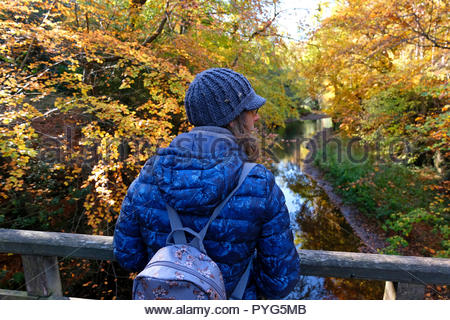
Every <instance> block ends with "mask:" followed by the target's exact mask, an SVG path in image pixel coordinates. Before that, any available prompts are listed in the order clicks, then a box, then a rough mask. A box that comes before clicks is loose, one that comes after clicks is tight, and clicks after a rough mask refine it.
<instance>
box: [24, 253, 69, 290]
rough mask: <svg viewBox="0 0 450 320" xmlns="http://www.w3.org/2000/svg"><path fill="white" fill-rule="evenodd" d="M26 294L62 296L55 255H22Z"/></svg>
mask: <svg viewBox="0 0 450 320" xmlns="http://www.w3.org/2000/svg"><path fill="white" fill-rule="evenodd" d="M22 264H23V270H24V275H25V283H26V287H27V292H28V294H30V295H32V296H39V297H50V296H51V297H54V298H56V297H62V287H61V278H60V276H59V265H58V259H57V258H56V257H45V256H35V255H25V254H24V255H22Z"/></svg>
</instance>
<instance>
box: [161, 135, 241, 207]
mask: <svg viewBox="0 0 450 320" xmlns="http://www.w3.org/2000/svg"><path fill="white" fill-rule="evenodd" d="M247 159H248V158H247V156H246V154H245V152H243V150H242V149H241V148H240V147H239V145H238V144H237V142H236V139H235V138H234V136H233V134H232V133H231V132H230V131H229V130H227V129H224V128H221V127H211V126H203V127H195V128H194V129H192V130H191V131H190V132H188V133H183V134H180V135H179V136H177V137H176V138H175V139H174V140H173V141H172V143H171V144H170V145H169V147H168V148H164V149H159V150H158V151H157V156H156V157H155V160H154V164H153V177H154V178H155V179H156V184H157V186H158V189H159V191H160V193H161V195H162V197H163V199H164V201H165V202H166V203H167V204H168V205H170V206H171V207H173V208H174V209H175V210H177V211H178V212H189V213H195V214H198V215H204V214H205V215H209V214H210V213H211V212H212V211H213V210H214V208H215V207H216V206H218V205H219V204H220V202H222V201H223V199H225V197H226V196H227V195H228V194H229V193H230V192H231V191H232V190H233V188H234V187H236V185H237V183H238V180H239V176H240V174H241V171H242V168H243V164H244V162H245V161H247Z"/></svg>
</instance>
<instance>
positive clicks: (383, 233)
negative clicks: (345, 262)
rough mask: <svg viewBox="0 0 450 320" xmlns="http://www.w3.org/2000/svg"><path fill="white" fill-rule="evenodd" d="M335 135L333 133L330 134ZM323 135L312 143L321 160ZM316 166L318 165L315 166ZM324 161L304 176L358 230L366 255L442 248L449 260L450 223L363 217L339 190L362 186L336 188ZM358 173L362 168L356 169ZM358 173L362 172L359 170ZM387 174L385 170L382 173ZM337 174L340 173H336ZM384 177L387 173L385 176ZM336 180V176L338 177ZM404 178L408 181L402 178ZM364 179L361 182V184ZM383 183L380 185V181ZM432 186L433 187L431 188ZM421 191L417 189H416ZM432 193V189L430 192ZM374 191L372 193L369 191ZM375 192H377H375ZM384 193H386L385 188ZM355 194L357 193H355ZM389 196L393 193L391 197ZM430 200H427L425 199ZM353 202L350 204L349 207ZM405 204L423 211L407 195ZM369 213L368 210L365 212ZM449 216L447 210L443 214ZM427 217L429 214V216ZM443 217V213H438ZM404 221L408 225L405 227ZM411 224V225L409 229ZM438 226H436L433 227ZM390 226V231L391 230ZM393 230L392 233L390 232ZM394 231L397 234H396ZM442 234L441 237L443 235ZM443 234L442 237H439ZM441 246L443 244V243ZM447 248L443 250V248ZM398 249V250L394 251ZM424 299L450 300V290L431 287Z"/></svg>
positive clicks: (433, 252) (307, 166)
mask: <svg viewBox="0 0 450 320" xmlns="http://www.w3.org/2000/svg"><path fill="white" fill-rule="evenodd" d="M329 133H331V132H329ZM321 135H322V133H321V132H319V133H317V134H316V135H315V136H314V137H313V138H312V139H313V141H314V142H315V143H316V148H317V149H314V153H315V156H316V157H317V152H316V151H317V150H318V149H320V148H319V147H318V146H320V141H318V140H320V136H321ZM311 152H312V150H311V149H309V154H308V157H307V159H310V157H312V156H313V155H312V154H311ZM314 162H315V163H314ZM317 162H319V164H321V163H320V160H317V158H316V161H313V162H311V161H309V162H308V163H304V166H303V168H302V169H303V170H302V171H303V172H304V173H305V174H306V175H307V176H308V177H310V178H311V179H313V180H314V181H316V183H317V184H318V185H319V186H320V187H321V188H322V189H323V190H324V192H325V193H326V194H327V195H328V197H329V199H330V201H331V202H332V203H333V204H334V205H335V206H336V207H337V208H339V209H340V211H341V213H342V215H343V216H344V217H345V219H346V221H347V222H348V223H349V225H350V226H351V227H352V229H353V230H354V232H355V234H356V235H357V236H358V237H359V238H360V239H361V241H362V242H363V243H364V244H365V245H366V248H361V250H360V251H362V252H369V253H376V252H381V253H389V254H400V255H413V256H433V255H436V253H437V251H438V248H441V249H443V250H441V251H440V252H441V255H443V256H444V257H445V254H446V249H447V257H448V248H446V247H445V240H442V239H443V238H444V239H445V231H446V230H448V223H447V224H445V221H446V220H445V218H439V219H441V220H438V222H443V225H442V226H439V225H438V224H437V223H436V221H435V220H432V219H426V218H424V217H425V216H419V218H416V219H415V220H414V219H410V220H407V219H408V215H406V217H407V218H404V217H402V216H401V215H400V214H398V213H397V215H394V216H392V215H389V216H388V217H389V219H391V220H389V219H387V218H386V219H385V221H380V219H378V220H377V219H375V218H372V217H369V216H368V215H367V213H366V214H363V213H362V212H361V211H360V210H359V208H358V206H356V205H353V204H352V203H351V201H349V197H348V194H347V198H344V197H343V196H342V195H341V194H338V192H337V191H336V189H338V190H339V191H341V192H342V190H343V189H347V190H357V188H358V183H353V184H352V187H351V188H347V187H346V186H345V185H336V181H335V180H333V179H330V178H329V176H330V174H329V172H328V174H326V172H325V170H324V169H323V168H320V167H319V165H317V164H316V163H317ZM356 169H358V168H356ZM372 169H373V171H372V172H370V173H369V174H367V172H366V175H364V174H361V176H363V177H365V176H371V177H373V175H374V174H376V173H378V172H377V171H379V170H380V169H379V168H378V167H374V168H372ZM346 171H347V172H349V171H352V168H351V167H347V168H346ZM355 171H358V170H355ZM381 171H383V169H382V170H381ZM335 173H336V172H335ZM381 174H383V173H381ZM335 178H336V176H335ZM402 178H404V177H402ZM360 179H361V178H359V179H358V181H359V180H360ZM373 181H376V180H375V179H374V180H370V181H365V182H366V183H367V182H369V183H370V184H371V185H372V186H374V187H376V188H378V189H381V186H379V185H375V184H374V182H373ZM376 182H378V183H379V181H376ZM415 182H417V181H407V183H408V185H409V186H414V183H415ZM387 183H388V184H389V186H392V187H393V188H395V185H394V184H393V182H391V181H390V180H388V181H387ZM394 183H398V181H397V182H396V181H394ZM431 185H432V184H431ZM423 187H424V186H423V185H420V186H418V188H423ZM425 187H426V188H425V189H427V188H428V189H429V187H427V186H425ZM416 189H417V187H416ZM430 190H432V189H430ZM369 191H370V190H369ZM372 191H373V190H372ZM383 191H386V190H385V188H384V190H383ZM352 192H353V191H352ZM354 192H355V197H356V196H359V194H358V193H357V191H354ZM397 192H400V193H401V194H405V193H406V192H405V191H404V190H403V191H402V190H397ZM387 194H389V193H387ZM369 195H370V196H373V197H374V198H376V197H377V195H376V194H373V193H370V192H369ZM389 197H390V196H386V198H387V201H389ZM425 198H426V196H425ZM435 199H441V198H440V197H439V196H436V197H435ZM349 202H350V203H349ZM403 202H405V203H406V206H407V207H408V206H410V208H409V209H410V212H416V211H418V210H419V209H421V208H419V209H417V208H415V207H414V206H415V205H417V203H415V202H410V201H408V196H407V195H405V198H404V199H403ZM433 203H441V202H440V201H435V202H432V205H431V206H430V207H427V208H428V209H430V208H435V206H436V205H434V204H433ZM433 206H434V207H433ZM364 209H367V208H364ZM422 212H425V210H423V209H422ZM442 212H443V213H444V214H445V212H446V211H445V209H444V210H443V211H442ZM425 213H426V212H425ZM438 215H439V213H438ZM396 218H397V219H399V220H398V221H395V219H396ZM404 221H405V222H406V223H405V224H403V223H404ZM408 223H409V225H408ZM433 224H434V225H433ZM387 226H388V227H387ZM396 226H402V227H403V228H410V229H409V231H408V232H405V231H404V229H402V228H399V229H396V230H397V234H399V235H400V236H398V235H397V236H396V235H395V232H394V231H395V229H394V227H396ZM389 228H390V229H389ZM393 229H394V230H393ZM439 231H440V232H441V233H439ZM438 234H439V236H438ZM398 238H400V239H404V238H405V239H407V240H408V241H407V242H406V241H405V242H406V245H405V246H399V247H398V246H397V245H394V246H393V244H396V243H395V242H393V240H392V239H394V240H395V241H396V239H398ZM439 242H441V243H439ZM442 247H443V248H442ZM393 248H394V249H393ZM424 299H450V289H449V288H448V286H445V285H444V286H434V285H433V286H432V285H427V286H426V289H425V294H424Z"/></svg>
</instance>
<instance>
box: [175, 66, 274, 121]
mask: <svg viewBox="0 0 450 320" xmlns="http://www.w3.org/2000/svg"><path fill="white" fill-rule="evenodd" d="M265 102H266V99H264V98H263V97H261V96H259V95H257V94H256V93H255V91H254V90H253V88H252V86H251V85H250V83H249V82H248V80H247V79H246V78H245V77H244V76H243V75H242V74H240V73H237V72H235V71H233V70H230V69H225V68H212V69H208V70H205V71H203V72H200V73H199V74H197V76H196V77H195V79H194V81H192V83H191V84H190V85H189V88H188V90H187V92H186V97H185V100H184V106H185V108H186V113H187V116H188V119H189V122H190V123H191V124H193V125H194V126H218V127H223V126H225V125H226V124H228V123H230V122H231V121H232V120H234V119H235V118H236V117H237V116H238V115H239V114H240V113H241V112H242V111H244V110H254V109H258V108H260V107H261V106H262V105H263V104H264V103H265Z"/></svg>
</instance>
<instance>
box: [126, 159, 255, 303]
mask: <svg viewBox="0 0 450 320" xmlns="http://www.w3.org/2000/svg"><path fill="white" fill-rule="evenodd" d="M255 165H256V163H249V162H247V163H245V164H244V167H243V169H242V173H241V175H240V177H239V182H238V184H237V186H236V187H235V188H234V189H233V190H232V191H231V193H230V194H229V195H228V196H227V197H226V198H225V200H223V201H222V202H221V203H220V204H219V205H218V206H217V207H216V208H215V209H214V212H213V214H212V215H211V218H210V219H209V221H208V223H207V224H206V226H205V227H204V228H203V229H202V230H201V231H200V232H198V233H197V232H195V231H194V230H192V229H190V228H184V227H183V225H182V223H181V220H180V217H179V216H178V213H177V212H176V211H175V209H173V208H172V207H170V206H168V205H166V207H167V212H168V215H169V220H170V226H171V229H172V231H171V233H170V234H169V236H168V237H167V241H166V246H165V247H163V248H161V249H159V250H158V252H156V254H155V255H154V256H153V257H152V259H151V260H150V262H149V263H148V264H147V266H146V267H145V268H144V270H142V271H141V272H140V273H139V274H138V275H137V277H136V278H135V279H134V282H133V299H135V300H155V299H156V300H159V299H164V300H166V299H167V300H198V299H200V300H217V299H222V300H224V299H227V295H226V291H225V285H224V281H223V278H222V273H221V271H220V269H219V267H218V266H217V264H216V263H215V262H214V261H213V260H212V259H211V258H210V257H208V255H207V253H206V250H205V247H204V246H203V239H204V237H205V234H206V232H207V231H208V227H209V226H210V224H211V222H212V221H213V220H214V219H215V218H216V217H217V216H218V215H219V213H220V211H221V210H222V208H223V207H224V205H225V204H226V203H227V202H228V200H229V199H230V198H231V197H232V196H233V194H234V193H235V192H236V191H237V189H239V187H240V186H241V184H242V183H243V182H244V180H245V178H246V177H247V175H248V173H249V172H250V171H251V169H252V168H253V167H254V166H255ZM186 233H188V234H190V235H192V236H193V240H192V241H191V242H189V243H188V242H187V240H186ZM172 240H173V242H172ZM250 268H251V260H250V263H249V265H248V266H247V268H246V270H245V272H244V274H243V275H242V277H241V279H240V280H239V282H238V284H237V285H236V287H235V289H234V291H233V293H232V294H231V295H230V297H229V299H242V296H243V294H244V291H245V288H246V286H247V281H248V277H249V274H250Z"/></svg>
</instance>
